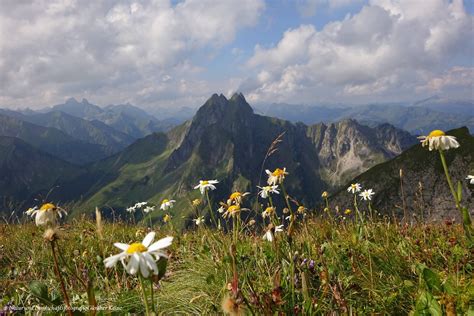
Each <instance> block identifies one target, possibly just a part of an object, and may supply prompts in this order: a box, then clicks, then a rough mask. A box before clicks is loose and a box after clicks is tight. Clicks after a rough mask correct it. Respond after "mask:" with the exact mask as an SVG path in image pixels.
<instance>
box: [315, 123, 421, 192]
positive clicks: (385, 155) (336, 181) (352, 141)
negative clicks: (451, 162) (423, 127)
mask: <svg viewBox="0 0 474 316" xmlns="http://www.w3.org/2000/svg"><path fill="white" fill-rule="evenodd" d="M307 135H308V137H309V138H311V141H312V142H313V144H314V146H315V149H316V151H317V153H318V158H319V160H320V163H321V175H322V177H323V179H324V180H325V182H326V183H327V184H328V185H330V186H332V187H337V186H339V185H341V184H343V183H345V182H347V181H348V180H349V179H351V178H353V177H354V176H356V175H358V174H360V173H362V172H364V171H366V170H368V169H369V168H370V167H373V166H375V165H376V164H378V163H381V162H384V161H386V160H388V159H391V158H393V157H395V156H397V155H399V154H400V153H402V152H403V151H404V150H405V149H407V148H408V147H410V146H411V145H413V144H415V143H416V138H415V137H413V136H411V135H410V134H409V133H407V132H404V131H402V130H399V129H397V128H395V127H393V126H392V125H390V124H382V125H379V126H377V127H375V128H370V127H367V126H363V125H361V124H359V123H358V122H357V121H355V120H351V119H347V120H343V121H340V122H337V123H332V124H329V125H326V124H323V123H320V124H316V125H312V126H309V127H308V129H307Z"/></svg>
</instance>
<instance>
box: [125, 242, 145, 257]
mask: <svg viewBox="0 0 474 316" xmlns="http://www.w3.org/2000/svg"><path fill="white" fill-rule="evenodd" d="M147 250H148V248H147V247H145V246H144V245H143V244H142V243H140V242H135V243H133V244H131V245H130V246H129V247H128V249H127V253H129V254H134V253H135V252H145V251H147Z"/></svg>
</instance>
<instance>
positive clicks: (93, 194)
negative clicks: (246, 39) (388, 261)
mask: <svg viewBox="0 0 474 316" xmlns="http://www.w3.org/2000/svg"><path fill="white" fill-rule="evenodd" d="M277 137H280V139H281V142H279V143H278V144H277V146H276V151H274V152H273V154H271V155H270V156H269V157H267V158H266V156H267V153H268V149H269V147H270V146H271V144H272V143H273V142H274V141H275V139H277ZM414 142H416V139H415V138H414V137H412V136H410V135H409V134H408V133H405V132H402V131H400V130H397V129H396V128H394V127H392V126H390V125H388V124H387V125H383V126H381V127H378V128H370V127H367V126H363V125H360V124H359V123H357V122H356V121H353V120H346V121H342V122H338V123H334V124H330V125H323V124H319V125H313V126H310V127H308V126H306V125H304V124H302V123H298V124H292V123H290V122H288V121H284V120H280V119H275V118H271V117H266V116H261V115H257V114H255V113H254V111H253V109H252V107H251V106H250V105H249V104H248V102H247V101H246V100H245V97H244V96H243V95H242V94H240V93H236V94H234V95H233V96H232V97H231V98H229V99H227V98H226V97H225V96H224V95H222V94H221V95H218V94H214V95H212V96H211V97H210V98H209V99H208V100H207V101H206V102H205V103H204V104H203V105H202V106H201V107H200V108H199V110H198V111H197V113H196V115H195V116H194V117H193V119H192V120H191V121H188V122H186V123H184V124H182V125H180V126H178V127H176V128H174V129H172V130H171V131H170V132H168V133H167V134H154V135H151V136H149V137H146V138H144V139H142V140H140V141H139V142H137V143H136V144H133V145H131V146H130V147H128V148H127V149H125V150H124V151H123V152H121V153H119V154H117V155H114V156H112V157H110V158H108V159H105V160H103V161H101V162H99V163H97V164H95V165H94V166H93V167H92V168H91V171H90V172H91V175H90V177H89V178H97V179H98V181H97V182H96V183H95V184H94V185H92V186H90V189H89V191H88V192H83V193H82V194H83V196H84V198H85V199H84V200H83V201H82V202H81V203H80V204H79V205H78V207H77V209H78V210H89V209H93V207H95V206H96V205H105V204H107V205H110V206H112V207H115V208H117V209H123V208H124V207H126V206H128V205H130V204H132V203H135V202H137V201H142V200H147V201H150V202H152V203H160V201H161V200H162V199H164V198H170V197H172V198H175V199H176V200H177V201H178V202H177V204H176V207H175V210H180V211H181V212H183V215H185V214H187V213H188V212H189V210H190V208H189V205H188V204H187V202H186V201H189V200H190V199H194V198H196V197H198V196H199V192H197V191H196V190H194V189H193V186H194V185H196V184H197V183H198V182H199V180H201V179H218V180H219V181H220V183H219V185H218V189H217V190H216V191H215V192H213V196H214V198H215V199H216V201H217V200H220V199H224V198H225V197H226V196H227V195H228V194H229V193H230V192H231V191H234V190H239V191H241V192H243V191H251V192H255V190H256V186H257V185H264V184H265V183H266V174H265V172H264V171H265V169H270V170H274V169H275V168H283V167H286V168H287V171H288V172H289V173H290V176H289V177H288V178H287V189H288V191H289V192H291V194H292V197H294V198H295V199H296V200H298V201H299V202H300V203H303V204H304V205H307V206H311V205H315V204H316V203H318V202H319V199H320V192H322V191H324V190H328V189H331V188H333V187H337V186H338V185H339V184H340V183H342V182H344V181H346V179H350V178H352V177H354V176H356V175H358V174H359V173H360V172H363V171H365V170H367V169H368V168H370V167H372V166H373V165H375V164H377V163H380V162H382V161H385V160H387V159H389V158H392V157H394V156H395V155H397V154H398V153H400V152H401V151H403V150H404V149H406V148H407V147H408V146H410V145H411V144H413V143H414ZM351 159H354V161H356V162H357V163H356V164H354V165H351V164H350V160H351ZM264 162H265V164H263V163H264ZM359 162H360V163H359Z"/></svg>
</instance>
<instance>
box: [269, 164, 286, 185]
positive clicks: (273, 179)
mask: <svg viewBox="0 0 474 316" xmlns="http://www.w3.org/2000/svg"><path fill="white" fill-rule="evenodd" d="M265 172H266V173H267V174H268V181H267V182H268V184H269V185H276V184H279V183H282V182H283V180H284V179H285V176H286V175H288V174H289V173H288V172H286V168H283V169H280V168H276V169H275V171H273V172H271V171H270V170H268V169H267V170H265Z"/></svg>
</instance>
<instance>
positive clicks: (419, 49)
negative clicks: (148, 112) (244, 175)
mask: <svg viewBox="0 0 474 316" xmlns="http://www.w3.org/2000/svg"><path fill="white" fill-rule="evenodd" d="M473 14H474V1H468V0H464V1H462V0H452V1H449V0H419V1H418V0H370V1H363V0H294V1H290V0H280V1H276V0H275V1H265V0H228V1H217V0H182V1H168V0H159V1H151V0H143V1H133V0H119V1H109V0H102V1H79V0H51V1H31V2H28V1H25V2H18V1H13V0H12V1H10V0H7V1H5V2H3V3H2V6H1V7H0V106H1V107H12V108H14V107H33V108H36V107H41V106H46V105H51V104H56V103H60V102H62V101H64V100H65V99H66V98H68V97H76V98H79V99H81V98H83V97H85V98H87V99H89V100H90V101H91V102H93V103H96V104H99V105H106V104H111V103H114V104H117V103H125V102H131V103H133V104H136V105H138V106H142V107H144V108H148V109H153V108H160V107H167V108H172V107H181V106H192V107H197V106H199V105H200V104H202V103H203V102H204V101H205V99H206V98H208V97H209V96H210V95H211V94H212V93H214V92H217V93H224V94H226V95H229V94H232V93H233V92H235V91H241V92H243V93H244V94H245V96H246V97H247V99H248V100H249V101H250V102H251V103H273V102H286V103H295V104H318V103H324V104H331V103H368V102H393V101H406V102H409V101H413V100H418V99H423V98H426V97H429V96H432V95H440V96H443V97H447V98H458V99H473V98H474V96H473V90H474V88H473V77H474V67H473V66H474V65H473V56H474V52H473V47H474V43H473V40H472V38H474V36H473V35H474V34H473V29H472V25H473Z"/></svg>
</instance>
